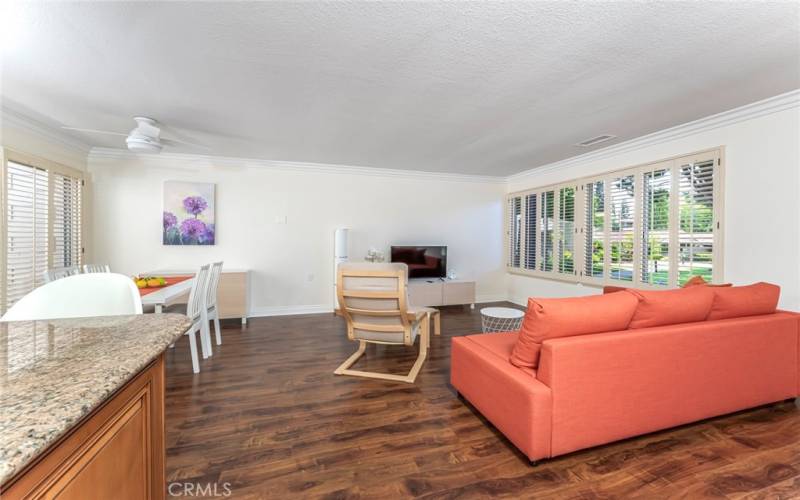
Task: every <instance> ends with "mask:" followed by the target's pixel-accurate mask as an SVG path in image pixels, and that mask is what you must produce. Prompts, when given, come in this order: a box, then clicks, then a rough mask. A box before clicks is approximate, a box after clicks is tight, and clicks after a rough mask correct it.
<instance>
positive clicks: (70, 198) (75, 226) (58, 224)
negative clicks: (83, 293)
mask: <svg viewBox="0 0 800 500" xmlns="http://www.w3.org/2000/svg"><path fill="white" fill-rule="evenodd" d="M81 245H82V243H81V180H80V179H77V178H75V177H70V176H68V175H64V174H60V173H56V174H54V175H53V266H52V267H54V268H59V267H69V266H80V265H81V257H82V253H83V249H82V246H81Z"/></svg>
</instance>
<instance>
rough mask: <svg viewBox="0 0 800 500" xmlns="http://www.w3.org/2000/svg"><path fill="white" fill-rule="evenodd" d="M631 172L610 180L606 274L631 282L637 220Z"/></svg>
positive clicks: (634, 183)
mask: <svg viewBox="0 0 800 500" xmlns="http://www.w3.org/2000/svg"><path fill="white" fill-rule="evenodd" d="M635 187H636V182H635V176H634V174H630V175H624V176H622V177H615V178H612V179H611V182H610V183H609V204H610V206H609V207H608V208H609V218H610V222H611V228H610V230H609V235H608V236H609V244H608V246H609V250H610V267H609V270H608V271H609V272H608V274H609V277H610V278H612V279H615V280H620V281H633V262H634V259H633V251H634V232H635V231H634V224H635V220H636V214H635V212H636V203H635V201H636V199H635V196H634V191H635Z"/></svg>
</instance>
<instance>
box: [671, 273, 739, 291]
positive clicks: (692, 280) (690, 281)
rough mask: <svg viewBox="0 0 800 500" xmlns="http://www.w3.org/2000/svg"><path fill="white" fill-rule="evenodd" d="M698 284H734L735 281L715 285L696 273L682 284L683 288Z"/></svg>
mask: <svg viewBox="0 0 800 500" xmlns="http://www.w3.org/2000/svg"><path fill="white" fill-rule="evenodd" d="M697 285H707V286H726V287H727V286H733V283H720V284H719V285H714V284H711V283H709V282H708V281H706V280H704V279H703V277H702V276H699V275H697V274H695V275H694V276H692V277H691V278H689V279H688V280H687V281H686V283H684V284H683V285H681V288H686V287H689V286H697Z"/></svg>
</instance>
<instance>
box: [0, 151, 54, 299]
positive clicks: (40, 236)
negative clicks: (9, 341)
mask: <svg viewBox="0 0 800 500" xmlns="http://www.w3.org/2000/svg"><path fill="white" fill-rule="evenodd" d="M47 191H48V172H47V171H46V170H44V169H41V168H36V167H31V166H28V165H23V164H21V163H16V162H13V161H8V162H7V167H6V207H5V209H6V210H5V212H6V222H7V226H6V269H5V279H6V286H5V307H6V308H8V307H11V306H12V305H13V304H14V303H15V302H16V301H18V300H19V299H20V298H22V297H23V296H24V295H25V294H27V293H28V292H30V291H31V290H33V289H34V288H36V287H37V286H39V285H41V284H42V282H43V281H44V279H43V277H42V273H43V272H44V271H45V270H47V263H48V238H47V235H48V227H47V226H48V193H47Z"/></svg>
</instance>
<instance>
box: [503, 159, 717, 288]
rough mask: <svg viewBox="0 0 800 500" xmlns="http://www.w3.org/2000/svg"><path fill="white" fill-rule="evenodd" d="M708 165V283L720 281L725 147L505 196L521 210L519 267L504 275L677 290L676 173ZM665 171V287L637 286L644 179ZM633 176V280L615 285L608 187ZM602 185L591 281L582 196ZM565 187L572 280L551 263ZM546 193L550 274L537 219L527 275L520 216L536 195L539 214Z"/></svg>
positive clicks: (507, 243)
mask: <svg viewBox="0 0 800 500" xmlns="http://www.w3.org/2000/svg"><path fill="white" fill-rule="evenodd" d="M709 159H713V160H714V166H713V174H712V175H713V184H714V185H713V209H712V217H713V221H712V223H713V227H712V241H713V248H712V266H713V267H712V281H714V282H721V281H722V280H723V279H724V278H723V277H724V256H723V253H724V252H723V247H724V219H723V214H724V189H723V187H724V184H725V147H724V146H718V147H715V148H709V149H705V150H701V151H696V152H693V153H688V154H681V155H675V156H672V157H669V158H665V159H661V160H657V161H651V162H647V163H643V164H639V165H635V166H631V167H624V168H619V169H614V170H609V171H605V172H601V173H598V174H594V175H590V176H585V177H580V178H577V179H570V180H566V181H563V182H559V183H555V184H548V185H544V186H538V187H534V188H530V189H525V190H521V191H515V192H512V193H508V194H507V195H506V200H509V199H512V198H515V197H520V199H521V203H522V208H521V213H522V214H523V217H522V218H521V227H520V233H521V234H522V235H523V240H522V242H521V246H520V250H521V253H520V263H519V266H518V267H517V266H510V265H508V262H507V263H506V264H507V265H506V270H507V272H509V273H511V274H516V275H522V276H532V277H536V278H545V279H550V280H555V281H562V282H568V283H581V284H584V285H588V286H594V287H602V286H605V285H617V286H629V287H636V288H645V289H653V290H664V289H669V288H675V287H677V286H678V282H679V252H680V245H679V228H680V192H679V182H680V178H679V169H680V167H681V165H685V164H687V163H697V162H701V161H707V160H709ZM662 169H668V170H669V171H670V176H671V179H670V180H671V186H670V194H669V210H668V213H669V219H668V220H669V222H668V224H669V228H668V233H669V247H668V250H669V255H668V257H667V258H668V262H669V275H668V280H667V285H657V284H649V283H646V282H644V281H643V279H642V266H643V265H645V261H644V260H643V255H642V254H643V252H644V251H645V248H644V243H643V241H642V238H643V234H644V227H643V212H642V211H643V209H644V182H643V180H644V174H645V173H646V172H654V171H657V170H662ZM627 175H633V176H634V194H633V203H634V204H633V207H634V212H635V215H634V219H633V224H634V228H633V234H634V238H633V265H632V269H633V278H632V280H631V281H627V280H619V279H613V278H611V276H610V268H611V265H610V264H611V262H610V261H611V247H610V245H609V242H610V235H611V231H610V230H611V217H610V213H611V184H612V183H611V181H612V180H613V179H615V178H619V177H623V176H627ZM598 181H602V182H603V197H604V200H603V201H604V207H603V210H604V220H603V277H602V278H600V277H595V276H592V275H590V274H589V275H587V274H586V273H585V270H586V264H585V263H586V258H587V254H586V251H587V248H586V243H587V241H586V237H587V231H586V229H587V216H586V209H587V207H586V203H587V195H586V191H585V189H586V185H587V184H589V183H591V184H592V185H593V186H594V183H596V182H598ZM565 187H573V188H574V189H575V203H574V205H575V206H574V211H575V230H576V234H575V238H576V239H575V242H574V243H573V247H574V248H573V262H574V265H573V268H574V271H575V275H574V276H571V275H568V274H563V273H558V272H557V270H558V265H557V262H558V261H559V259H560V256H559V255H558V253H557V252H558V250H557V248H558V244H559V241H560V239H559V238H560V235H559V234H558V229H559V225H560V221H559V220H558V217H557V216H558V212H559V203H560V199H559V196H560V192H561V189H563V188H565ZM548 191H552V192H553V193H554V194H555V199H554V215H555V217H554V221H553V224H554V234H553V242H554V243H553V245H554V249H553V251H554V255H553V261H554V265H553V270H552V271H543V270H542V269H541V266H542V263H543V259H542V256H541V253H539V252H540V250H541V249H542V246H541V244H542V234H543V230H544V227H543V226H542V219H538V221H537V224H538V226H539V227H538V228H537V229H538V231H537V232H536V237H537V245H536V251H537V257H538V258H537V262H536V266H537V267H536V269H527V268H526V265H527V262H526V253H525V251H524V247H523V246H522V245H524V243H525V242H524V235H525V233H526V232H527V219H526V217H525V216H524V215H525V214H526V213H527V211H526V203H527V199H528V196H530V195H533V194H535V195H537V196H538V198H537V200H538V205H539V207H537V208H540V209H544V206H543V204H542V201H541V200H542V198H541V193H543V192H548ZM506 207H508V201H507V202H506ZM505 220H506V223H507V222H508V220H509V218H508V214H506V215H505ZM505 234H506V235H508V228H506V231H505ZM504 246H505V248H506V251H507V252H508V251H509V250H510V238H509V237H508V236H506V238H505V242H504Z"/></svg>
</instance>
